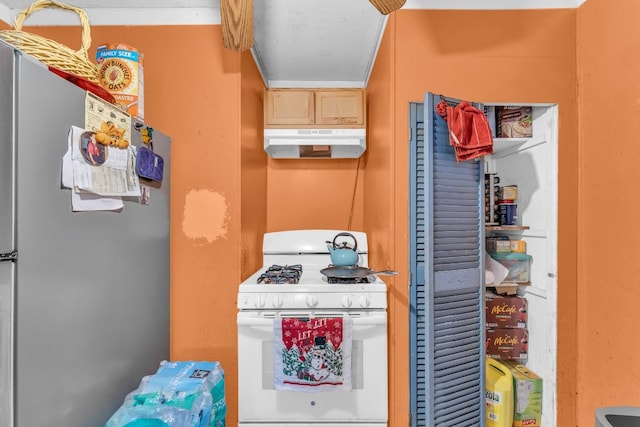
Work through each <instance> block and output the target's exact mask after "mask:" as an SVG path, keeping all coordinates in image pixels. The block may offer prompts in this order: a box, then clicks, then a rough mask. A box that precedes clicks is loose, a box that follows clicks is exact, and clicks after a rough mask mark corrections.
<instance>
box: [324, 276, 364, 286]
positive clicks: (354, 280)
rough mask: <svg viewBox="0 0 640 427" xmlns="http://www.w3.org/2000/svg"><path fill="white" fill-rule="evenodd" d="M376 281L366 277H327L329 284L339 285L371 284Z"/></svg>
mask: <svg viewBox="0 0 640 427" xmlns="http://www.w3.org/2000/svg"><path fill="white" fill-rule="evenodd" d="M374 280H375V278H374V277H372V276H366V277H327V283H331V284H339V285H353V284H358V283H371V282H373V281H374Z"/></svg>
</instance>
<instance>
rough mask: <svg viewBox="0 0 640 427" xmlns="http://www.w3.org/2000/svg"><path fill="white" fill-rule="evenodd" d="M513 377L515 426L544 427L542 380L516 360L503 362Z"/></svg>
mask: <svg viewBox="0 0 640 427" xmlns="http://www.w3.org/2000/svg"><path fill="white" fill-rule="evenodd" d="M502 362H503V364H504V365H505V366H507V367H508V368H509V370H510V371H511V376H512V377H513V394H514V396H513V426H514V427H523V426H527V427H529V426H531V427H540V426H541V425H542V421H541V418H542V378H540V377H539V376H538V375H537V374H536V373H535V372H533V371H531V370H530V369H529V368H527V367H526V366H524V365H522V364H521V363H519V362H517V361H514V360H504V361H502Z"/></svg>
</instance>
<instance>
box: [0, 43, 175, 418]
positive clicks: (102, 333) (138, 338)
mask: <svg viewBox="0 0 640 427" xmlns="http://www.w3.org/2000/svg"><path fill="white" fill-rule="evenodd" d="M85 95H86V92H85V91H84V90H82V89H80V88H79V87H77V86H75V85H74V84H72V83H70V82H68V81H66V80H65V79H63V78H61V77H58V76H56V75H55V74H53V73H51V72H50V71H49V70H48V69H47V68H45V67H44V66H43V64H41V63H39V62H36V61H35V60H33V59H31V58H29V57H26V56H23V55H22V54H20V53H19V52H17V51H15V50H14V49H12V48H11V47H10V46H9V45H7V44H5V43H3V42H2V41H0V254H2V255H1V257H2V260H1V261H0V427H36V426H47V427H100V426H103V425H104V423H105V422H106V421H107V420H108V418H109V417H110V416H111V414H112V413H113V412H114V411H115V410H116V409H117V408H118V407H119V406H120V405H121V404H122V402H123V399H124V396H125V395H126V394H127V393H128V392H130V391H132V390H134V389H135V388H136V387H137V386H138V384H139V382H140V380H141V378H142V376H144V375H149V374H152V373H153V372H155V370H156V369H157V368H158V365H159V363H160V361H162V360H163V359H168V358H169V170H170V140H169V138H168V137H167V136H165V135H163V134H162V133H160V132H158V131H157V130H154V132H153V144H154V148H155V151H156V152H158V153H159V154H160V155H161V156H162V157H163V158H164V161H165V164H164V180H163V181H162V183H161V185H156V186H155V187H152V188H151V192H150V199H149V204H148V205H143V204H140V203H136V202H134V201H131V202H129V201H127V202H125V206H124V209H122V210H121V211H117V212H116V211H114V212H106V211H103V212H77V213H74V212H72V210H71V196H70V190H68V189H63V188H61V164H62V158H63V155H64V154H65V152H66V150H67V134H68V132H69V129H70V127H71V126H78V127H84V105H85V104H84V100H85ZM131 135H132V137H131V139H132V141H131V142H132V143H133V144H134V145H137V146H140V145H141V144H142V143H141V141H140V132H137V131H133V130H132V132H131Z"/></svg>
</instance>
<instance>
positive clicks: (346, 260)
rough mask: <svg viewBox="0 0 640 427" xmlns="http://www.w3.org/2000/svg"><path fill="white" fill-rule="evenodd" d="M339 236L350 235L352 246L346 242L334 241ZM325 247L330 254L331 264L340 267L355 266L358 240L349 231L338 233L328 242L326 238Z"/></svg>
mask: <svg viewBox="0 0 640 427" xmlns="http://www.w3.org/2000/svg"><path fill="white" fill-rule="evenodd" d="M340 236H346V237H351V238H352V239H353V247H351V246H349V245H348V244H347V242H342V243H336V240H337V239H338V237H340ZM327 243H330V245H329V244H328V245H327V248H328V249H329V254H330V255H331V264H333V265H337V266H340V267H346V266H355V265H356V264H358V241H357V240H356V238H355V237H354V236H353V234H351V233H346V232H345V233H338V234H336V236H335V237H334V238H333V241H332V242H330V241H328V240H327Z"/></svg>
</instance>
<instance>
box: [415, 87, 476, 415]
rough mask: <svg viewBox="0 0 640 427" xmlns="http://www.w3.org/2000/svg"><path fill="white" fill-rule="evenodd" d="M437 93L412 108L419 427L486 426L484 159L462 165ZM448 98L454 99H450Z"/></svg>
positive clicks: (416, 386) (416, 404)
mask: <svg viewBox="0 0 640 427" xmlns="http://www.w3.org/2000/svg"><path fill="white" fill-rule="evenodd" d="M439 101H440V97H439V96H437V95H432V94H427V95H426V96H425V100H424V103H420V104H416V103H412V104H411V105H410V107H411V128H412V129H411V147H410V152H411V163H410V172H411V177H410V191H411V200H410V203H411V205H410V243H411V246H410V270H411V309H410V313H411V318H410V326H411V332H410V334H411V361H410V364H411V389H410V393H411V399H410V402H411V414H412V416H411V420H412V426H425V427H435V426H445V425H446V426H454V425H455V426H456V427H463V426H464V427H478V426H481V425H484V339H483V329H484V328H483V324H484V321H483V316H484V304H483V295H484V292H483V291H484V289H483V286H482V285H483V282H482V278H483V271H482V264H483V252H482V242H483V228H484V227H483V219H484V210H483V209H482V207H481V206H482V200H483V196H482V194H483V188H482V184H483V182H484V180H483V179H482V177H483V174H482V162H480V161H473V160H471V161H465V162H457V161H456V157H455V153H454V149H453V147H452V146H451V145H450V144H449V137H448V127H447V123H446V122H445V121H444V120H443V118H442V117H440V116H439V115H438V114H437V113H436V111H435V106H436V105H437V103H438V102H439ZM447 101H451V102H454V100H451V99H449V98H447Z"/></svg>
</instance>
